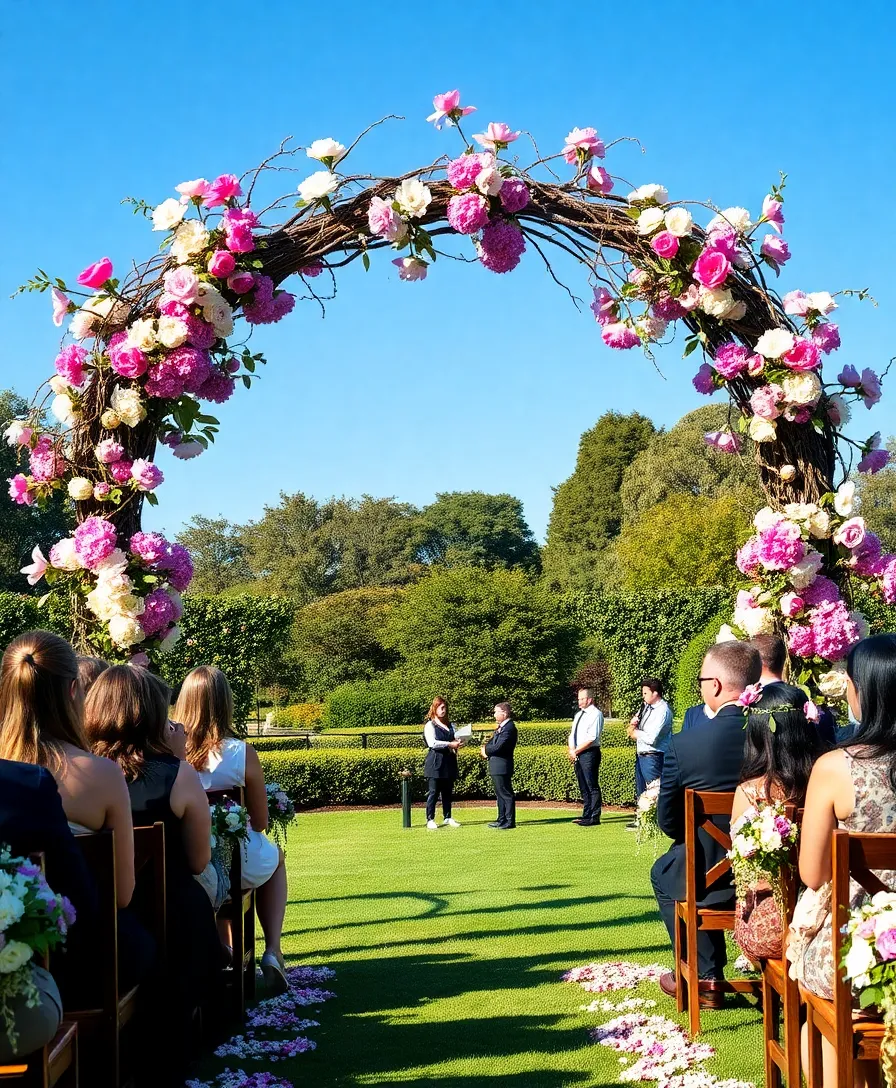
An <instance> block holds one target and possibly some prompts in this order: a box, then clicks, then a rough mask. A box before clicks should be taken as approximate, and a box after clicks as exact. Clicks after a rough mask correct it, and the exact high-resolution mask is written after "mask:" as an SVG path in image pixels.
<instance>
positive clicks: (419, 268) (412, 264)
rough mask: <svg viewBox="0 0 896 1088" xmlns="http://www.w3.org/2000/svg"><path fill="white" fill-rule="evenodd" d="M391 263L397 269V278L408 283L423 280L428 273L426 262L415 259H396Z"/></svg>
mask: <svg viewBox="0 0 896 1088" xmlns="http://www.w3.org/2000/svg"><path fill="white" fill-rule="evenodd" d="M392 263H393V264H394V265H395V267H396V268H397V269H398V278H399V279H401V280H406V281H407V282H408V283H414V282H415V281H416V280H425V279H426V273H427V272H428V271H429V265H428V264H427V263H426V261H421V260H418V259H417V258H416V257H396V258H395V260H394V261H393V262H392Z"/></svg>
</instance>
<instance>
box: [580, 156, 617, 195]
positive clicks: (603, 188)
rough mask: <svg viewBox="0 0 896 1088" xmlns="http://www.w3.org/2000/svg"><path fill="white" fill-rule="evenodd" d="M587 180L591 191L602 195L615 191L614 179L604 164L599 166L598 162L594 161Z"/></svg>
mask: <svg viewBox="0 0 896 1088" xmlns="http://www.w3.org/2000/svg"><path fill="white" fill-rule="evenodd" d="M585 182H586V184H587V186H588V188H589V189H590V190H591V192H593V193H600V194H601V196H606V195H607V193H611V192H612V191H613V179H612V178H611V177H610V175H609V174H608V173H607V171H606V170H605V169H604V168H603V167H602V166H598V164H597V163H596V162H593V163H592V164H591V166H590V167H589V168H588V173H587V174H586V175H585Z"/></svg>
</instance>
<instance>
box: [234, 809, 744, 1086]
mask: <svg viewBox="0 0 896 1088" xmlns="http://www.w3.org/2000/svg"><path fill="white" fill-rule="evenodd" d="M455 815H456V816H457V817H458V818H459V819H460V821H461V822H462V824H463V827H461V828H460V829H459V830H450V829H447V828H445V829H440V830H439V831H438V832H428V831H426V830H425V828H424V827H423V826H422V813H420V812H419V811H418V810H416V809H415V811H414V820H415V822H416V827H414V828H413V829H412V830H410V831H404V830H402V829H401V827H400V813H399V812H397V811H395V810H392V811H368V812H338V813H317V814H315V813H310V814H303V815H300V818H299V821H298V823H297V825H296V826H295V828H294V830H293V832H292V835H291V836H290V851H289V854H290V858H289V860H290V905H289V910H288V913H287V918H286V939H285V945H284V950H285V951H286V954H287V959H288V961H289V963H290V964H295V963H304V964H313V965H324V964H325V965H329V966H331V967H334V968H335V969H336V971H337V978H336V980H335V981H334V982H333V983H331V984H330V986H331V988H332V989H334V990H335V991H336V993H337V994H338V998H337V999H335V1000H333V1001H329V1002H327V1003H326V1004H325V1005H324V1006H323V1007H322V1008H321V1010H320V1015H319V1016H316V1018H317V1019H319V1020H320V1023H321V1026H320V1027H319V1028H316V1029H311V1030H310V1031H309V1032H308V1035H309V1037H311V1038H313V1039H315V1040H316V1042H317V1044H318V1049H317V1050H316V1051H313V1052H311V1053H308V1054H305V1055H302V1056H301V1057H300V1058H297V1059H295V1060H293V1061H286V1062H280V1063H277V1064H276V1065H275V1066H270V1067H269V1068H271V1069H272V1070H273V1071H274V1072H276V1073H278V1074H280V1075H282V1076H286V1077H289V1078H290V1079H292V1080H294V1081H295V1083H296V1085H307V1086H313V1088H330V1086H333V1088H335V1086H343V1085H346V1086H347V1085H394V1084H414V1085H417V1086H419V1088H426V1086H433V1088H435V1086H438V1088H474V1086H477V1085H483V1086H486V1085H487V1086H489V1088H567V1086H573V1085H585V1084H587V1085H593V1084H598V1085H613V1084H618V1083H619V1081H618V1074H619V1069H620V1066H619V1060H618V1055H617V1054H616V1053H615V1052H613V1051H611V1050H609V1049H607V1048H605V1047H600V1046H596V1045H594V1044H593V1043H591V1042H590V1041H589V1039H588V1035H587V1028H588V1027H590V1026H593V1025H595V1024H597V1023H603V1022H605V1021H607V1020H609V1019H610V1018H611V1017H612V1016H614V1015H616V1014H614V1013H584V1012H581V1011H580V1010H579V1006H580V1005H582V1004H586V1003H587V1002H589V1001H590V1000H591V999H592V995H588V994H586V993H585V991H583V990H581V989H580V988H579V987H578V986H576V985H573V984H570V983H561V982H560V981H559V980H560V976H561V974H562V973H563V972H564V971H565V970H567V969H569V968H571V967H574V966H576V965H579V964H583V963H587V962H589V961H590V960H601V959H614V958H619V959H631V960H636V961H639V962H643V963H652V962H661V963H665V964H668V965H671V951H670V949H669V947H668V942H667V939H666V934H665V930H664V929H663V927H662V925H661V923H660V921H659V919H658V917H657V915H656V912H655V908H654V900H653V897H652V895H651V892H650V883H649V878H648V873H649V868H650V863H651V860H652V854H651V852H650V850H649V849H644V850H642V853H641V855H640V856H639V855H638V854H636V850H635V841H634V836H633V835H632V834H630V833H626V832H625V831H624V830H623V824H624V823H625V818H624V817H622V816H616V815H614V816H610V817H609V818H608V819H607V820H606V822H605V823H604V825H603V826H601V827H598V828H579V827H576V826H574V825H571V824H570V822H569V820H570V817H571V816H572V815H574V813H573V812H571V811H569V810H557V809H523V810H522V811H521V812H520V826H519V827H518V828H517V829H516V830H515V831H513V832H511V833H510V834H507V833H506V832H500V831H493V830H491V829H490V828H488V827H487V826H486V825H487V823H488V821H489V820H491V819H494V815H493V810H492V809H489V808H468V809H466V810H465V809H463V808H462V807H461V808H460V809H458V810H457V811H456V812H455ZM593 996H599V995H593ZM605 996H607V997H609V998H610V999H611V1000H616V1001H619V1000H622V999H624V998H626V997H632V996H639V997H646V998H651V999H656V1000H657V1007H656V1009H654V1010H650V1011H652V1012H655V1013H661V1014H663V1015H666V1016H670V1017H672V1018H673V1019H677V1014H676V1012H675V1007H674V1003H673V1002H672V1001H670V1000H668V999H667V998H665V997H664V995H662V993H661V991H660V990H659V987H658V986H657V985H654V984H650V983H642V984H641V986H640V987H639V988H638V989H637V990H636V991H621V992H617V993H616V994H615V995H605ZM306 1011H307V1014H308V1015H315V1014H313V1013H312V1012H311V1010H306ZM704 1025H705V1029H708V1030H705V1032H704V1035H703V1037H702V1039H701V1041H704V1042H707V1043H710V1044H711V1045H713V1046H715V1047H716V1048H717V1050H718V1053H717V1056H716V1057H715V1058H714V1059H712V1060H711V1061H710V1062H709V1063H708V1064H707V1067H706V1068H707V1071H709V1072H712V1073H715V1074H716V1075H718V1076H735V1075H736V1076H739V1077H741V1078H743V1079H747V1080H753V1081H755V1082H756V1083H757V1084H761V1082H762V1061H761V1054H762V1050H761V1046H762V1043H761V1022H760V1016H759V1014H758V1012H757V1011H756V1010H755V1009H753V1008H751V1007H749V1006H746V1005H741V1006H740V1007H738V1006H736V1005H732V1007H731V1008H730V1009H729V1010H726V1011H724V1012H715V1013H708V1014H707V1015H706V1016H705V1018H704ZM223 1064H224V1063H223V1062H222V1063H220V1064H219V1065H218V1064H217V1063H216V1065H217V1068H220V1067H223ZM233 1064H234V1063H233V1059H231V1066H232V1067H233ZM242 1064H243V1065H244V1067H245V1068H247V1070H250V1069H258V1068H262V1066H261V1065H260V1064H259V1063H255V1062H252V1063H249V1064H248V1065H247V1064H246V1063H242Z"/></svg>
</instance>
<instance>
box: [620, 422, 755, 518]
mask: <svg viewBox="0 0 896 1088" xmlns="http://www.w3.org/2000/svg"><path fill="white" fill-rule="evenodd" d="M728 413H729V409H728V406H727V405H723V404H708V405H706V406H705V407H703V408H698V409H697V410H696V411H694V412H688V414H687V415H686V416H682V418H681V419H680V420H679V421H678V422H677V423H676V424H675V426H674V427H672V428H671V430H669V431H659V432H657V434H655V435H654V436H653V438H652V439H651V441H650V443H649V444H648V446H647V448H646V449H645V450H642V452H641V453H639V454H638V456H637V457H636V458H635V459H634V461H633V462H632V463H631V464H630V465H629V467H628V468H626V470H625V473H624V475H623V479H622V491H621V498H622V517H623V521H624V522H626V523H630V522H633V521H637V520H638V519H639V518H640V517H642V516H643V515H644V514H645V513H646V512H648V511H649V510H651V509H652V508H653V507H654V506H656V505H657V504H658V503H661V502H662V501H663V500H664V499H667V498H668V497H669V496H670V495H693V496H702V497H703V498H709V499H715V498H718V497H719V496H720V495H730V494H732V493H733V492H738V493H739V494H741V495H742V496H744V501H746V502H748V503H749V504H751V505H752V507H753V508H754V509H755V507H756V506H757V505H759V504H761V502H762V490H761V488H760V485H759V474H758V472H757V469H756V462H755V459H754V455H753V451H752V448H751V447H752V443H750V442H749V441H747V448H746V449H745V451H744V452H743V453H742V454H741V455H740V456H737V455H733V454H730V453H720V452H719V450H717V449H713V448H712V447H710V446H707V444H706V442H705V441H704V438H703V436H704V434H706V433H707V432H708V431H719V430H723V429H725V428H727V427H728Z"/></svg>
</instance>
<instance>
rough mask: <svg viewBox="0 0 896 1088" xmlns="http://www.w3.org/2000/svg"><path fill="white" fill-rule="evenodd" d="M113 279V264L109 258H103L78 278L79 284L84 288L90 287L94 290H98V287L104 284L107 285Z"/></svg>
mask: <svg viewBox="0 0 896 1088" xmlns="http://www.w3.org/2000/svg"><path fill="white" fill-rule="evenodd" d="M111 277H112V262H111V261H110V260H109V258H108V257H103V259H102V260H100V261H97V262H96V264H91V265H88V266H87V268H85V269H84V271H83V272H82V273H81V274H80V275H79V276H78V283H80V284H81V286H82V287H90V288H91V289H92V290H96V289H97V288H98V287H102V286H103V284H104V283H107V282H108V281H109V280H110V279H111Z"/></svg>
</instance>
